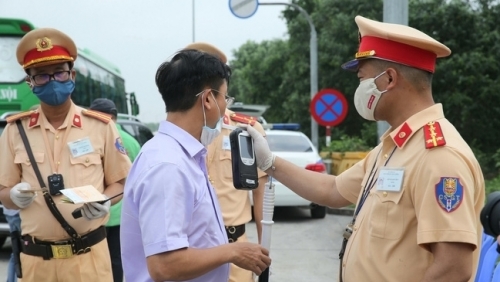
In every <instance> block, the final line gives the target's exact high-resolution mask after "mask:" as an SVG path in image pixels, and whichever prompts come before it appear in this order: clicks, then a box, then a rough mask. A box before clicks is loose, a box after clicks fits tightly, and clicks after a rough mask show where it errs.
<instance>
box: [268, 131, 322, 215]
mask: <svg viewBox="0 0 500 282" xmlns="http://www.w3.org/2000/svg"><path fill="white" fill-rule="evenodd" d="M266 135H267V137H266V139H267V142H268V144H269V148H270V149H271V152H273V153H274V154H275V155H276V156H279V157H280V158H282V159H285V160H287V161H289V162H292V163H294V164H295V165H297V166H299V167H303V168H305V169H309V170H313V171H317V172H318V173H326V168H325V165H324V164H323V161H322V159H321V157H320V156H319V154H318V151H317V150H316V148H315V147H314V145H313V143H312V142H311V140H310V139H309V138H308V137H307V136H306V135H305V134H304V133H302V132H298V131H288V130H267V131H266ZM273 184H274V185H275V186H274V191H275V204H274V206H275V207H283V206H296V207H308V208H310V209H311V217H312V218H324V217H325V215H326V207H324V206H319V205H317V204H314V203H311V202H310V201H308V200H306V199H304V198H302V197H301V196H299V195H297V194H295V192H293V191H292V190H290V189H288V188H287V187H286V186H285V185H283V184H282V183H281V182H279V181H277V180H276V179H273Z"/></svg>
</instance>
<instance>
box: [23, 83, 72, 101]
mask: <svg viewBox="0 0 500 282" xmlns="http://www.w3.org/2000/svg"><path fill="white" fill-rule="evenodd" d="M73 90H75V82H74V81H73V80H71V79H70V80H68V81H65V82H60V81H57V80H51V81H49V82H48V83H47V84H45V85H42V86H34V87H33V93H35V95H36V96H37V97H38V99H40V101H42V102H43V103H45V104H47V105H51V106H59V105H61V104H63V103H64V102H66V100H68V98H69V95H71V93H73Z"/></svg>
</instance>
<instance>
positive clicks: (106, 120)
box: [82, 110, 111, 123]
mask: <svg viewBox="0 0 500 282" xmlns="http://www.w3.org/2000/svg"><path fill="white" fill-rule="evenodd" d="M82 114H83V115H84V116H88V117H93V118H95V119H98V120H100V121H102V122H104V123H109V121H110V120H111V117H110V116H109V115H107V114H105V113H101V112H98V111H92V110H82Z"/></svg>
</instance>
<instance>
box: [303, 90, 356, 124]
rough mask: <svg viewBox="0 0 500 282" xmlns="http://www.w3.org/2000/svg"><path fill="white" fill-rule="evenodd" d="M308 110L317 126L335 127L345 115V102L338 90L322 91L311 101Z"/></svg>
mask: <svg viewBox="0 0 500 282" xmlns="http://www.w3.org/2000/svg"><path fill="white" fill-rule="evenodd" d="M309 109H310V111H311V115H312V117H313V118H314V120H315V121H316V122H317V123H318V124H320V125H323V126H336V125H338V124H340V123H341V122H342V121H344V119H345V117H346V115H347V100H346V99H345V97H344V95H343V94H342V93H340V91H338V90H335V89H323V90H321V91H319V92H318V93H317V94H316V95H315V96H314V98H313V99H312V100H311V104H310V107H309Z"/></svg>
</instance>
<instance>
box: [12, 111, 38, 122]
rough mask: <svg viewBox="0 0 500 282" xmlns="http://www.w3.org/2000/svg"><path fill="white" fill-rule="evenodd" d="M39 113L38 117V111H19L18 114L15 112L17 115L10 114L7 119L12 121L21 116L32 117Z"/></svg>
mask: <svg viewBox="0 0 500 282" xmlns="http://www.w3.org/2000/svg"><path fill="white" fill-rule="evenodd" d="M35 113H36V114H37V118H38V112H36V111H27V112H22V113H18V114H15V115H11V116H8V117H7V118H6V119H5V120H7V122H8V123H12V122H14V121H16V120H18V119H21V118H26V117H30V116H31V115H32V114H35Z"/></svg>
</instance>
